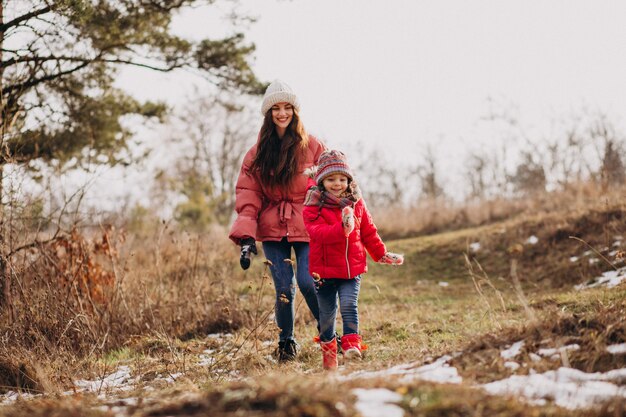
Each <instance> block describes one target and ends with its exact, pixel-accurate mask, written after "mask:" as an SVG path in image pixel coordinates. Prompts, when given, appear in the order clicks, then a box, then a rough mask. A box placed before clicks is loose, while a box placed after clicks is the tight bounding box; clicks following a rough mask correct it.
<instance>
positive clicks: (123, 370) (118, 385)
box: [74, 365, 137, 392]
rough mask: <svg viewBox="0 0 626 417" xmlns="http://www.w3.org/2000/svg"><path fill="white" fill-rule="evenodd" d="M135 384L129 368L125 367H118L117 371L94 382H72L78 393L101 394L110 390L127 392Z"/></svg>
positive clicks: (135, 380)
mask: <svg viewBox="0 0 626 417" xmlns="http://www.w3.org/2000/svg"><path fill="white" fill-rule="evenodd" d="M136 382H137V379H136V378H131V376H130V367H129V366H127V365H123V366H120V367H119V368H118V369H117V371H115V372H113V373H112V374H109V375H107V376H105V377H103V378H100V379H95V380H78V381H74V385H75V386H76V387H77V388H78V390H79V391H88V392H101V391H106V390H110V389H117V390H121V391H128V390H131V389H133V388H134V386H133V385H134V384H135V383H136Z"/></svg>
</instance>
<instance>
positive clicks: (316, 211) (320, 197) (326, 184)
mask: <svg viewBox="0 0 626 417" xmlns="http://www.w3.org/2000/svg"><path fill="white" fill-rule="evenodd" d="M315 183H316V185H315V186H313V187H311V188H310V189H309V192H308V193H307V198H306V200H305V202H304V212H303V216H304V224H305V226H306V229H307V231H308V232H309V236H310V237H311V241H310V254H309V271H310V273H311V275H312V276H313V278H314V279H315V280H316V281H317V282H316V289H317V301H318V305H319V317H320V318H319V325H320V336H319V338H320V345H321V347H322V356H323V365H324V369H331V370H332V369H337V339H336V337H335V319H336V316H337V297H339V307H340V310H341V318H342V320H343V333H344V335H343V337H342V338H341V349H342V350H343V353H344V357H345V358H347V359H351V358H360V357H361V351H362V350H365V349H366V346H365V345H363V344H362V343H361V336H360V335H359V313H358V297H359V289H360V287H361V274H363V273H365V272H367V259H366V255H365V250H366V249H367V252H369V254H370V256H371V257H372V258H373V259H374V260H376V261H377V262H380V263H385V264H391V265H401V264H402V263H403V261H404V258H403V256H402V255H397V254H394V253H390V252H387V249H386V248H385V244H384V243H383V241H382V240H381V238H380V236H379V235H378V232H377V230H376V226H375V225H374V222H373V221H372V217H371V215H370V213H369V211H368V210H367V207H366V206H365V203H364V202H363V199H362V198H361V195H360V191H359V188H358V187H357V185H356V183H355V182H354V177H353V175H352V171H351V170H350V167H349V166H348V164H347V162H346V157H345V155H344V154H343V153H341V152H339V151H335V150H332V151H325V152H323V153H322V154H321V155H320V157H319V160H318V166H317V172H316V174H315Z"/></svg>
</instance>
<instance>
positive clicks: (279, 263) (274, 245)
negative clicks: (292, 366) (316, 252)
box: [263, 238, 320, 342]
mask: <svg viewBox="0 0 626 417" xmlns="http://www.w3.org/2000/svg"><path fill="white" fill-rule="evenodd" d="M292 248H293V250H294V252H295V253H296V274H295V276H294V273H293V266H292V265H291V263H290V262H285V259H291V249H292ZM263 253H264V254H265V257H266V258H267V259H268V260H269V261H270V262H272V265H270V271H271V273H272V278H273V280H274V289H275V290H276V306H275V310H274V311H275V313H276V324H277V325H278V327H279V328H280V336H279V337H280V341H281V342H283V341H285V340H287V339H291V340H294V336H293V324H294V320H295V315H296V306H295V305H294V302H293V300H294V297H295V295H296V281H297V282H298V288H299V289H300V292H301V293H302V296H303V297H304V301H306V304H307V305H308V306H309V310H311V313H313V317H315V320H317V321H318V323H319V318H320V314H319V308H318V306H317V297H316V296H315V286H314V285H313V284H314V281H313V277H311V275H310V274H309V244H308V243H307V242H289V241H287V238H283V240H281V241H279V242H263ZM318 328H319V325H318Z"/></svg>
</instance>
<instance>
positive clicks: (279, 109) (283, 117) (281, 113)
mask: <svg viewBox="0 0 626 417" xmlns="http://www.w3.org/2000/svg"><path fill="white" fill-rule="evenodd" d="M291 119H293V106H292V105H291V104H289V103H277V104H274V105H273V106H272V121H273V122H274V124H275V125H276V132H277V133H278V136H282V135H284V134H285V131H286V130H287V126H289V123H291Z"/></svg>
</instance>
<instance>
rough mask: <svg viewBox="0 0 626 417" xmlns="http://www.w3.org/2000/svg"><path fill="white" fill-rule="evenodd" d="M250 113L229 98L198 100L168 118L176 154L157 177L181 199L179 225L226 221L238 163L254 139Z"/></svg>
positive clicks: (198, 225) (177, 209) (178, 210)
mask: <svg viewBox="0 0 626 417" xmlns="http://www.w3.org/2000/svg"><path fill="white" fill-rule="evenodd" d="M251 112H252V111H251V109H250V107H249V106H246V105H242V104H236V103H234V101H233V98H232V97H226V98H225V96H220V97H217V98H209V97H200V96H198V97H196V98H192V99H190V100H189V101H188V104H187V105H186V106H185V107H184V108H182V109H180V111H178V112H177V115H176V116H175V117H174V118H173V119H172V121H171V124H170V125H171V127H172V130H173V133H172V134H171V136H172V141H171V143H172V144H174V145H175V148H176V149H172V152H171V153H170V155H171V156H173V160H172V162H171V163H170V164H168V166H166V167H163V168H161V171H160V172H159V173H158V174H157V176H158V178H159V182H160V183H161V184H162V187H164V188H165V191H166V192H169V193H174V194H175V195H178V196H180V197H182V202H180V203H179V204H178V205H177V206H176V208H175V215H176V217H177V218H178V220H179V221H181V222H182V223H185V224H187V225H189V226H193V227H203V226H206V225H207V224H210V223H219V224H226V223H228V222H229V221H230V218H231V216H232V213H233V210H234V204H235V189H234V187H235V183H236V180H237V175H238V174H239V167H240V165H241V160H242V158H243V155H244V153H245V151H246V149H247V148H248V147H249V146H250V144H251V143H252V142H254V140H255V128H256V123H255V122H253V116H252V114H251ZM179 200H180V198H179Z"/></svg>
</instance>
